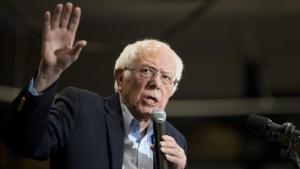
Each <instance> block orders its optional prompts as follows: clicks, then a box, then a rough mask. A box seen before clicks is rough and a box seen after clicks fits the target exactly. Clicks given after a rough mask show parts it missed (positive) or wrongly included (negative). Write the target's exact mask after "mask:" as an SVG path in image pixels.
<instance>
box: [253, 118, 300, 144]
mask: <svg viewBox="0 0 300 169" xmlns="http://www.w3.org/2000/svg"><path fill="white" fill-rule="evenodd" d="M247 126H248V128H249V129H250V130H252V131H254V132H256V133H260V134H264V135H266V136H267V138H268V139H270V140H271V141H284V140H286V139H293V140H295V141H298V140H299V136H300V131H299V130H296V129H295V125H293V124H292V123H290V122H286V123H283V124H282V125H280V124H276V123H274V122H272V120H271V119H268V118H266V117H262V116H258V115H254V114H252V115H249V117H248V119H247Z"/></svg>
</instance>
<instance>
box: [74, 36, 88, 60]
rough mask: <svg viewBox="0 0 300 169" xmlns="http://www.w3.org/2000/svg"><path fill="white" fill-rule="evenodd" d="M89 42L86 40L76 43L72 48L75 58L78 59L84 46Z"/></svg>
mask: <svg viewBox="0 0 300 169" xmlns="http://www.w3.org/2000/svg"><path fill="white" fill-rule="evenodd" d="M86 44H87V42H86V41H85V40H82V41H78V42H76V43H75V45H74V48H73V49H72V52H71V53H72V56H73V57H74V58H73V59H74V60H76V59H77V58H78V56H79V54H80V52H81V50H82V48H83V47H84V46H86Z"/></svg>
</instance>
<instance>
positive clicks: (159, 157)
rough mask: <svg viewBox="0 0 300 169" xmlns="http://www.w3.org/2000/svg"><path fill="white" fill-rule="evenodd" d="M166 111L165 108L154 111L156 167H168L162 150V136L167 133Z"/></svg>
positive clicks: (162, 168)
mask: <svg viewBox="0 0 300 169" xmlns="http://www.w3.org/2000/svg"><path fill="white" fill-rule="evenodd" d="M165 120H166V113H165V112H164V111H163V110H160V109H156V110H154V111H153V112H152V121H153V133H154V139H155V141H154V147H155V161H156V163H155V168H156V169H168V164H167V161H166V159H165V157H164V154H163V153H162V152H161V151H160V144H159V143H160V141H161V137H162V136H163V135H165Z"/></svg>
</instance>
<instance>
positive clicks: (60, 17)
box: [41, 3, 86, 74]
mask: <svg viewBox="0 0 300 169" xmlns="http://www.w3.org/2000/svg"><path fill="white" fill-rule="evenodd" d="M72 11H73V5H72V4H71V3H67V4H66V5H65V7H63V5H62V4H58V5H57V6H56V9H55V12H54V15H53V16H52V17H51V14H50V12H48V11H47V12H45V16H44V29H43V44H42V51H41V54H42V63H41V64H42V65H41V66H42V68H41V70H42V71H43V70H45V71H47V72H49V71H50V72H52V73H59V74H60V73H62V72H63V71H64V70H65V69H66V68H67V67H69V66H70V65H71V64H72V63H73V62H74V61H76V59H77V58H78V56H79V53H80V51H81V49H82V48H83V47H84V46H85V45H86V41H78V42H76V43H74V40H75V35H76V31H77V27H78V25H79V20H80V15H81V11H80V8H78V7H76V8H75V9H74V11H73V13H72ZM71 14H72V16H71Z"/></svg>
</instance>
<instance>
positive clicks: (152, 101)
mask: <svg viewBox="0 0 300 169" xmlns="http://www.w3.org/2000/svg"><path fill="white" fill-rule="evenodd" d="M145 102H146V103H147V104H149V105H155V104H157V103H158V99H157V98H156V97H153V96H147V97H146V98H145Z"/></svg>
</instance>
